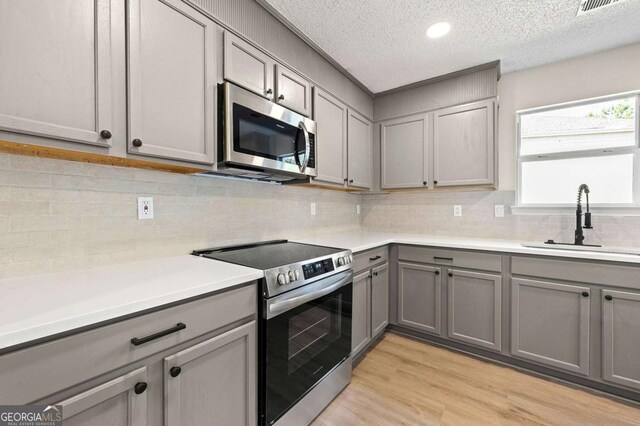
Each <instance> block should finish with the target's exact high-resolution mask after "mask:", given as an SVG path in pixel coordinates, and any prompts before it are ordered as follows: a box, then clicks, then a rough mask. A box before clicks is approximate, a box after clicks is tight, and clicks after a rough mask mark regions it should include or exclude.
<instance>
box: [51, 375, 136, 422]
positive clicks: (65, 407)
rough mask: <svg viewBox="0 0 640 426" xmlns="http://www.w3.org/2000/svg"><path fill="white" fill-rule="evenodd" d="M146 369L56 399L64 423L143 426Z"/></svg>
mask: <svg viewBox="0 0 640 426" xmlns="http://www.w3.org/2000/svg"><path fill="white" fill-rule="evenodd" d="M147 386H148V384H147V368H146V367H141V368H139V369H137V370H135V371H132V372H130V373H127V374H125V375H123V376H120V377H117V378H115V379H113V380H110V381H108V382H106V383H102V384H100V385H98V386H95V387H94V388H91V389H89V390H87V391H85V392H82V393H79V394H77V395H74V396H72V397H70V398H67V399H65V400H64V401H60V402H58V403H57V404H59V405H62V415H63V421H64V424H65V426H67V425H68V426H75V425H78V426H92V425H95V426H100V425H107V424H108V425H113V426H146V425H147Z"/></svg>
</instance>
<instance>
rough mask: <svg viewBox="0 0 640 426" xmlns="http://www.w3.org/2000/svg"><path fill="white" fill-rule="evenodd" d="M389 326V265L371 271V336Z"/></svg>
mask: <svg viewBox="0 0 640 426" xmlns="http://www.w3.org/2000/svg"><path fill="white" fill-rule="evenodd" d="M387 324H389V264H388V263H385V264H383V265H380V266H376V267H375V268H373V269H372V271H371V335H372V336H373V337H375V336H377V335H378V334H380V333H382V332H383V331H384V330H385V328H386V327H387Z"/></svg>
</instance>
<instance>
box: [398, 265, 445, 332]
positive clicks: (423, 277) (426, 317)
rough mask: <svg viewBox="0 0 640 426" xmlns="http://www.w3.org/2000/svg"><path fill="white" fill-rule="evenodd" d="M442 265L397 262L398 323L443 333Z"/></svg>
mask: <svg viewBox="0 0 640 426" xmlns="http://www.w3.org/2000/svg"><path fill="white" fill-rule="evenodd" d="M440 272H441V271H440V268H435V267H433V266H427V265H418V264H415V263H405V262H399V263H398V323H399V324H401V325H405V326H407V327H411V328H415V329H418V330H422V331H426V332H429V333H435V334H440V330H441V319H440V312H441V311H440V310H441V305H442V280H441V274H440Z"/></svg>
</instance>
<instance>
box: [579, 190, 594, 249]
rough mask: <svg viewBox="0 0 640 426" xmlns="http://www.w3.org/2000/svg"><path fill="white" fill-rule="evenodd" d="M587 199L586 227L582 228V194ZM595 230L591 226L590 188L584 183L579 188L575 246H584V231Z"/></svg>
mask: <svg viewBox="0 0 640 426" xmlns="http://www.w3.org/2000/svg"><path fill="white" fill-rule="evenodd" d="M583 192H584V194H585V195H586V197H587V211H586V212H585V214H584V226H582V193H583ZM583 228H584V229H593V226H591V212H589V187H588V186H587V184H585V183H583V184H582V185H580V187H579V188H578V206H577V207H576V233H575V241H574V244H575V245H577V246H581V245H583V241H584V233H583V232H582V229H583Z"/></svg>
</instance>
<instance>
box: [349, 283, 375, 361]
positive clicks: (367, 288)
mask: <svg viewBox="0 0 640 426" xmlns="http://www.w3.org/2000/svg"><path fill="white" fill-rule="evenodd" d="M352 306H353V308H352V320H351V330H352V331H351V355H352V356H354V355H357V354H358V352H360V351H361V350H362V349H363V348H365V347H366V346H367V344H368V343H369V342H370V341H371V275H370V273H369V271H366V272H363V273H361V274H358V275H356V276H355V277H353V302H352Z"/></svg>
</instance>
